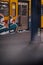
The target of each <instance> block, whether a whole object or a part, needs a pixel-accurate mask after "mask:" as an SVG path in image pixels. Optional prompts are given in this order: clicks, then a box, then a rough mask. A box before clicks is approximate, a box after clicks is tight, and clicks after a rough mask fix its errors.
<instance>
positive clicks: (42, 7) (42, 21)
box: [41, 0, 43, 28]
mask: <svg viewBox="0 0 43 65" xmlns="http://www.w3.org/2000/svg"><path fill="white" fill-rule="evenodd" d="M41 9H42V11H41V13H42V14H41V28H43V0H41Z"/></svg>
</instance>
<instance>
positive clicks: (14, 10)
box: [12, 2, 16, 16]
mask: <svg viewBox="0 0 43 65" xmlns="http://www.w3.org/2000/svg"><path fill="white" fill-rule="evenodd" d="M12 12H13V13H12V16H16V3H15V2H13V3H12Z"/></svg>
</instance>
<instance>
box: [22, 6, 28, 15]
mask: <svg viewBox="0 0 43 65" xmlns="http://www.w3.org/2000/svg"><path fill="white" fill-rule="evenodd" d="M26 14H27V5H22V15H26Z"/></svg>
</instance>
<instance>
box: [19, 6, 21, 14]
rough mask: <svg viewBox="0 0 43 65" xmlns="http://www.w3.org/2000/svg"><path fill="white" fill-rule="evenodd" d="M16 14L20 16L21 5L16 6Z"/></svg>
mask: <svg viewBox="0 0 43 65" xmlns="http://www.w3.org/2000/svg"><path fill="white" fill-rule="evenodd" d="M18 14H19V15H21V5H18Z"/></svg>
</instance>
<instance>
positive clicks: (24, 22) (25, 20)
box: [18, 2, 29, 30]
mask: <svg viewBox="0 0 43 65" xmlns="http://www.w3.org/2000/svg"><path fill="white" fill-rule="evenodd" d="M18 16H19V18H18V22H19V28H18V29H19V30H27V29H29V25H28V24H29V3H28V2H18Z"/></svg>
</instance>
